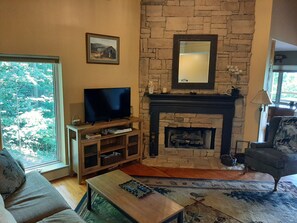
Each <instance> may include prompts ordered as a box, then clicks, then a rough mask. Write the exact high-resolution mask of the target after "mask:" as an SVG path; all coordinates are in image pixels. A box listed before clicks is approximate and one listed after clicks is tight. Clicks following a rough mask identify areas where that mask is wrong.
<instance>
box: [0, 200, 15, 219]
mask: <svg viewBox="0 0 297 223" xmlns="http://www.w3.org/2000/svg"><path fill="white" fill-rule="evenodd" d="M0 222H1V223H16V221H15V219H14V217H13V216H12V214H11V213H10V212H9V211H7V210H6V209H5V206H4V201H3V198H2V196H1V195H0Z"/></svg>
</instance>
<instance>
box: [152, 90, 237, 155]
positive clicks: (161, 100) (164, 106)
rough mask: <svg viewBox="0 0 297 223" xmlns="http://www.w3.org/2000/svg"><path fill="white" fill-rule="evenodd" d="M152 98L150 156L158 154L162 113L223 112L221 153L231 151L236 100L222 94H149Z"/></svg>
mask: <svg viewBox="0 0 297 223" xmlns="http://www.w3.org/2000/svg"><path fill="white" fill-rule="evenodd" d="M147 96H148V97H149V98H150V106H149V108H150V146H149V154H150V156H157V155H158V145H159V121H160V113H161V112H164V113H197V114H222V115H223V128H222V141H221V155H223V154H229V153H230V146H231V137H232V124H233V117H234V112H235V100H236V99H237V98H238V97H233V96H229V95H221V94H148V95H147Z"/></svg>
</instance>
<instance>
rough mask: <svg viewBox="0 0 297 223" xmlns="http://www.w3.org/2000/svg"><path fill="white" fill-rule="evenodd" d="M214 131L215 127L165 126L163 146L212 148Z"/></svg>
mask: <svg viewBox="0 0 297 223" xmlns="http://www.w3.org/2000/svg"><path fill="white" fill-rule="evenodd" d="M215 132H216V129H215V128H186V127H177V128H172V127H165V147H166V148H191V149H194V148H195V149H214V141H215V140H214V139H215Z"/></svg>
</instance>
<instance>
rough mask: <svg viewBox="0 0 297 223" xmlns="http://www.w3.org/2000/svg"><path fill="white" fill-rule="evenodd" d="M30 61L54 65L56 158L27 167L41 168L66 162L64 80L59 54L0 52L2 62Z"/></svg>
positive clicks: (0, 135)
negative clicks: (40, 54)
mask: <svg viewBox="0 0 297 223" xmlns="http://www.w3.org/2000/svg"><path fill="white" fill-rule="evenodd" d="M4 61H5V62H25V63H26V62H28V63H50V64H52V65H53V87H54V101H55V107H54V109H55V122H56V125H55V126H56V141H57V142H56V143H57V151H56V158H57V159H56V160H55V161H51V162H47V163H43V164H39V165H34V166H32V167H28V168H26V170H29V171H30V170H34V169H40V168H42V167H48V166H50V165H53V164H57V163H64V164H66V163H67V162H68V161H67V159H66V149H65V129H64V126H65V124H64V107H63V104H64V102H63V82H62V65H61V63H60V59H59V57H57V56H39V55H15V54H13V55H12V54H0V62H4ZM1 129H2V127H1V119H0V150H1V149H2V148H3V142H2V132H1Z"/></svg>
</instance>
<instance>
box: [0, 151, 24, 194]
mask: <svg viewBox="0 0 297 223" xmlns="http://www.w3.org/2000/svg"><path fill="white" fill-rule="evenodd" d="M25 181H26V175H25V173H24V171H23V170H22V169H21V167H20V166H19V164H18V163H17V162H16V161H15V160H14V158H13V157H12V156H11V155H10V154H9V152H8V151H7V150H6V149H3V150H2V151H0V182H1V184H0V193H1V195H2V196H3V198H4V199H6V198H7V197H8V196H9V195H10V194H11V193H13V192H14V191H16V190H17V189H18V188H19V187H20V186H21V185H22V184H23V183H24V182H25Z"/></svg>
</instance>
